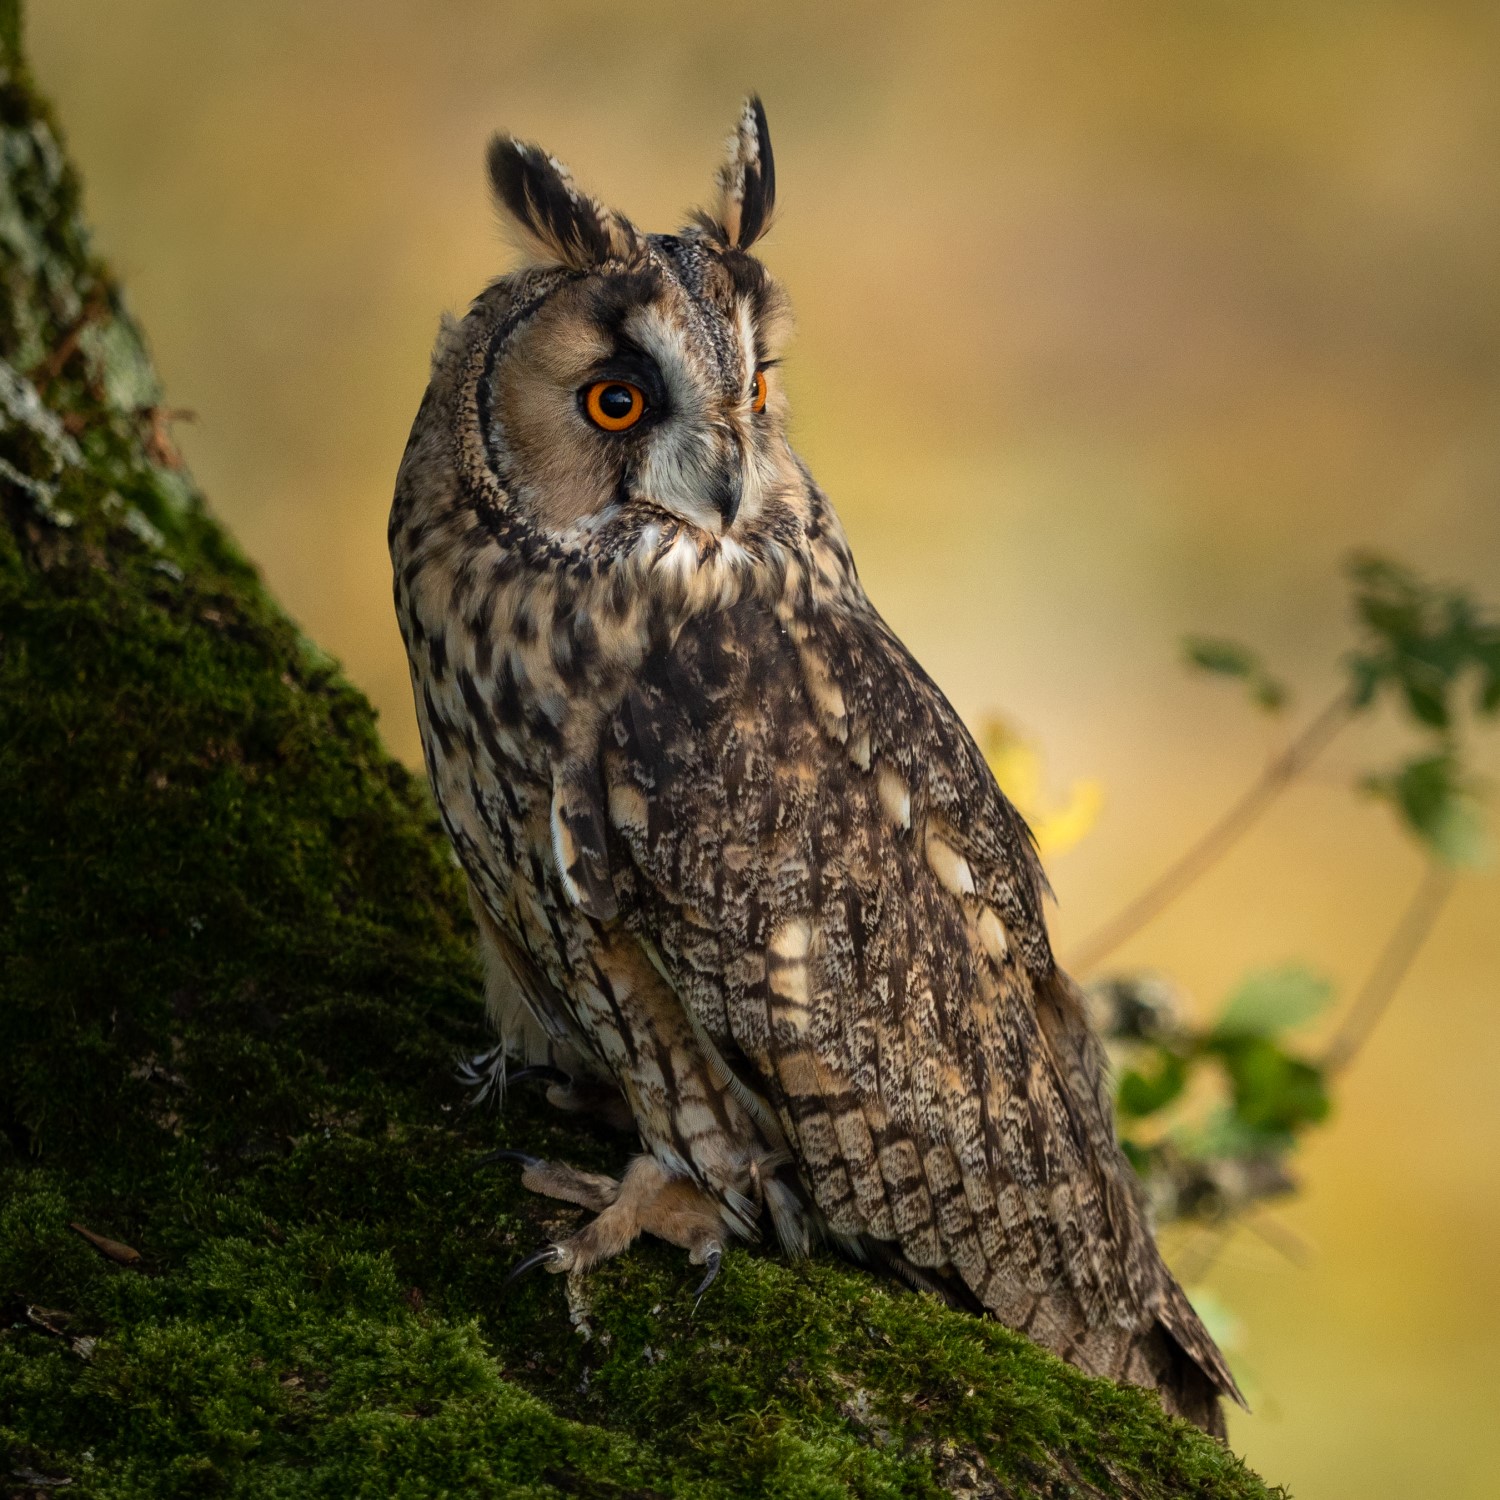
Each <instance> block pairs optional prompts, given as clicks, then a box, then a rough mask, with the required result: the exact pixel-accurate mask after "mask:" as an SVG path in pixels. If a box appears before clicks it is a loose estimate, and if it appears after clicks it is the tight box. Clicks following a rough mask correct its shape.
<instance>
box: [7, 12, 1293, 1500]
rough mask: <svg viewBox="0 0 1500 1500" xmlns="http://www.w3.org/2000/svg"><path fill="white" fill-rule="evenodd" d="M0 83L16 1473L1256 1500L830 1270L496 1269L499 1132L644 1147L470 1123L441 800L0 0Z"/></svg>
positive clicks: (1080, 1389)
mask: <svg viewBox="0 0 1500 1500" xmlns="http://www.w3.org/2000/svg"><path fill="white" fill-rule="evenodd" d="M0 70H3V77H0V361H3V362H0V807H3V809H4V813H3V816H0V1314H3V1316H0V1479H3V1486H0V1488H3V1487H6V1486H8V1488H9V1492H15V1493H29V1492H31V1491H33V1490H34V1491H35V1492H36V1493H43V1492H46V1493H55V1492H56V1491H55V1489H49V1488H48V1487H47V1486H48V1485H49V1484H51V1483H53V1482H55V1481H59V1480H62V1479H67V1480H69V1481H70V1486H69V1489H68V1493H71V1494H79V1495H99V1496H135V1495H142V1496H145V1495H152V1496H155V1495H191V1494H218V1493H226V1494H257V1495H259V1494H276V1495H287V1496H293V1495H296V1496H301V1495H339V1496H347V1495H354V1494H370V1495H384V1494H395V1493H400V1494H411V1495H423V1494H433V1495H437V1494H464V1495H468V1494H475V1495H484V1494H492V1495H535V1496H557V1495H589V1496H630V1495H633V1496H654V1495H673V1496H676V1495H681V1496H688V1495H692V1496H752V1495H753V1496H761V1495H765V1496H799V1497H800V1496H807V1497H814V1496H817V1497H822V1496H828V1497H835V1496H871V1497H873V1496H898V1495H899V1496H920V1495H936V1494H941V1493H953V1494H962V1495H974V1496H980V1495H994V1496H1022V1495H1051V1496H1062V1495H1074V1496H1096V1495H1098V1496H1103V1495H1120V1496H1168V1495H1172V1496H1175V1495H1195V1496H1203V1497H1226V1500H1228V1497H1236V1500H1238V1497H1245V1500H1248V1497H1252V1496H1265V1495H1267V1494H1268V1491H1267V1490H1266V1488H1265V1487H1264V1485H1262V1484H1261V1482H1260V1481H1259V1480H1257V1479H1256V1478H1255V1477H1254V1476H1253V1475H1252V1474H1251V1473H1250V1472H1249V1471H1248V1470H1247V1469H1245V1468H1244V1466H1243V1465H1242V1464H1241V1463H1240V1462H1239V1461H1238V1460H1237V1459H1235V1458H1234V1457H1233V1456H1232V1455H1231V1454H1229V1453H1228V1452H1227V1451H1226V1450H1225V1449H1223V1448H1222V1447H1220V1446H1219V1445H1217V1444H1216V1443H1214V1442H1212V1441H1211V1440H1210V1439H1207V1438H1205V1437H1204V1436H1203V1435H1202V1434H1200V1433H1198V1432H1197V1431H1196V1430H1194V1429H1191V1428H1189V1427H1187V1426H1185V1425H1184V1424H1182V1423H1180V1422H1175V1421H1172V1420H1170V1419H1168V1418H1166V1417H1165V1416H1164V1415H1163V1414H1162V1413H1161V1411H1160V1409H1159V1407H1158V1406H1157V1405H1156V1403H1155V1400H1154V1398H1152V1397H1150V1396H1148V1395H1145V1394H1143V1393H1141V1392H1137V1391H1128V1390H1119V1389H1116V1388H1115V1387H1113V1386H1110V1385H1108V1384H1105V1383H1102V1382H1098V1381H1093V1380H1089V1379H1086V1378H1085V1377H1083V1376H1081V1375H1079V1374H1077V1373H1076V1372H1075V1371H1073V1370H1071V1369H1069V1368H1067V1367H1066V1366H1064V1365H1062V1364H1061V1363H1059V1362H1058V1361H1057V1360H1055V1359H1053V1358H1051V1357H1050V1356H1048V1355H1046V1354H1044V1353H1042V1352H1041V1351H1039V1350H1037V1349H1036V1348H1034V1347H1033V1346H1032V1345H1030V1344H1029V1343H1027V1342H1026V1341H1025V1340H1023V1339H1020V1338H1017V1337H1015V1336H1014V1335H1012V1334H1010V1333H1008V1332H1007V1331H1006V1330H1004V1329H1002V1328H999V1327H997V1326H995V1325H993V1324H986V1323H981V1322H979V1321H977V1320H974V1319H972V1318H969V1317H967V1316H964V1315H962V1314H959V1313H954V1312H951V1311H948V1310H946V1309H944V1308H941V1307H938V1306H936V1305H935V1304H933V1303H932V1302H930V1301H929V1300H927V1299H925V1298H921V1297H917V1296H912V1295H909V1294H905V1293H903V1292H900V1291H899V1290H896V1289H893V1288H891V1287H889V1286H887V1285H885V1284H882V1283H879V1282H876V1281H874V1280H872V1279H870V1278H869V1277H867V1276H865V1275H863V1274H861V1273H859V1272H857V1271H855V1270H852V1269H850V1268H847V1267H844V1266H842V1265H839V1264H837V1263H835V1262H833V1261H831V1260H825V1259H821V1258H819V1259H815V1260H813V1261H812V1262H809V1263H805V1264H800V1265H788V1264H785V1263H783V1262H782V1261H780V1260H779V1259H777V1258H776V1257H774V1256H773V1255H770V1254H768V1253H761V1252H758V1251H752V1250H741V1251H737V1252H735V1253H732V1254H731V1255H730V1256H729V1257H728V1259H727V1261H726V1263H725V1267H724V1271H723V1273H722V1275H721V1277H720V1279H719V1282H718V1283H717V1284H716V1285H715V1286H714V1288H713V1289H712V1290H711V1292H710V1293H709V1294H708V1295H707V1296H706V1297H705V1298H704V1299H703V1300H702V1302H701V1303H700V1304H696V1305H695V1303H694V1301H693V1298H692V1295H691V1290H692V1281H693V1279H694V1278H693V1277H692V1276H691V1275H690V1274H689V1271H688V1268H687V1267H686V1266H685V1265H684V1264H683V1263H682V1261H681V1258H680V1257H679V1256H678V1255H676V1254H675V1253H673V1252H670V1251H667V1250H665V1249H664V1248H662V1247H657V1246H653V1245H649V1244H647V1245H642V1246H641V1247H639V1248H638V1249H637V1250H635V1251H632V1253H631V1254H630V1255H628V1256H626V1257H624V1258H622V1259H621V1260H620V1261H618V1262H615V1263H613V1264H611V1265H609V1266H607V1267H605V1268H604V1269H603V1270H602V1271H600V1272H599V1273H598V1274H597V1275H596V1276H594V1277H593V1278H592V1279H591V1280H590V1282H589V1283H588V1284H587V1285H586V1286H585V1287H584V1288H582V1289H581V1291H580V1292H579V1293H578V1295H577V1296H575V1297H574V1298H572V1299H571V1300H570V1299H569V1298H568V1297H567V1296H565V1294H564V1286H563V1284H562V1283H561V1282H559V1281H557V1280H554V1279H552V1278H548V1277H543V1276H538V1277H537V1278H535V1279H534V1280H532V1281H530V1282H528V1283H522V1284H519V1285H518V1286H516V1287H512V1288H509V1289H507V1288H506V1287H505V1286H504V1284H503V1283H504V1274H505V1271H506V1269H507V1268H508V1266H509V1265H510V1264H511V1263H512V1262H514V1261H515V1260H517V1259H519V1258H520V1257H521V1256H522V1255H523V1254H525V1253H526V1252H527V1251H529V1250H530V1249H532V1248H534V1246H536V1245H537V1244H538V1243H540V1242H541V1240H542V1239H543V1238H544V1237H546V1236H547V1235H548V1234H549V1233H552V1232H555V1231H556V1230H557V1228H558V1227H559V1225H560V1224H561V1223H562V1222H563V1221H566V1220H567V1219H568V1211H567V1210H565V1209H562V1208H560V1207H559V1206H558V1205H556V1204H543V1203H540V1202H538V1201H536V1200H534V1199H531V1198H530V1197H529V1196H528V1195H526V1194H524V1193H523V1192H521V1191H520V1190H519V1189H518V1187H517V1185H516V1184H515V1182H514V1181H513V1179H512V1177H511V1176H510V1175H509V1174H508V1173H507V1172H506V1171H505V1170H504V1169H497V1168H493V1167H485V1166H482V1165H481V1164H480V1157H481V1156H482V1155H483V1153H484V1152H485V1151H486V1150H488V1149H492V1148H493V1147H495V1146H497V1145H505V1144H509V1145H512V1146H517V1147H525V1148H526V1149H529V1150H534V1151H543V1152H546V1151H556V1152H558V1153H559V1154H564V1153H565V1154H566V1155H567V1156H568V1157H569V1158H570V1159H573V1160H576V1161H582V1162H585V1163H594V1164H597V1165H598V1166H600V1167H610V1166H617V1165H618V1164H619V1163H620V1161H621V1158H622V1156H623V1154H624V1151H625V1149H626V1148H625V1146H624V1145H623V1144H622V1142H621V1139H620V1138H618V1137H615V1138H604V1137H600V1136H595V1135H592V1134H590V1133H588V1132H587V1131H586V1130H583V1129H581V1128H580V1127H577V1126H565V1125H564V1124H563V1123H561V1122H560V1121H559V1120H558V1119H556V1118H554V1117H553V1116H552V1115H551V1114H550V1112H549V1111H547V1110H546V1109H545V1107H544V1106H541V1105H539V1104H538V1103H537V1102H536V1101H529V1100H526V1099H522V1098H512V1100H511V1101H510V1103H509V1104H508V1106H507V1110H506V1112H505V1114H504V1115H503V1116H502V1115H497V1114H495V1113H493V1112H489V1111H484V1110H474V1109H470V1108H468V1107H467V1105H466V1101H465V1098H464V1095H463V1093H462V1091H461V1089H460V1088H459V1086H458V1084H457V1083H456V1082H455V1078H454V1060H455V1059H456V1058H457V1057H459V1056H460V1055H462V1054H464V1053H465V1052H469V1051H474V1050H478V1049H479V1048H481V1047H483V1046H484V1045H485V1044H486V1036H485V1031H484V1025H483V1019H482V1013H481V1007H480V1002H479V998H478V997H479V988H480V987H479V978H478V975H477V972H476V969H475V964H474V961H473V957H472V950H471V934H470V931H469V926H468V919H467V916H466V913H465V906H464V901H463V896H462V891H461V889H460V883H459V879H458V876H457V873H456V871H455V869H454V866H453V864H452V861H451V859H450V857H449V855H448V852H447V850H446V848H445V846H444V844H443V842H442V839H441V835H440V832H439V830H438V828H437V825H436V822H435V819H434V816H433V811H432V808H431V805H430V803H429V801H428V799H427V796H426V792H425V789H424V788H423V787H422V786H421V785H420V784H419V783H418V782H417V781H416V780H414V778H413V777H412V776H411V775H409V774H408V773H407V772H406V771H405V770H404V769H402V768H401V767H400V766H399V765H397V764H396V763H394V762H393V761H392V760H391V759H390V758H389V757H388V756H387V755H386V753H385V752H384V750H383V749H382V748H381V745H380V742H379V739H378V737H377V734H376V730H375V723H374V716H373V714H372V712H371V710H370V708H369V706H368V705H367V704H366V702H365V701H364V699H363V698H362V697H361V696H360V695H359V694H358V693H357V692H356V691H355V690H354V689H353V688H352V687H351V686H350V685H349V684H348V683H347V682H346V681H345V680H344V679H343V677H342V676H341V675H340V673H339V671H338V669H337V667H336V666H335V665H334V664H333V663H331V662H330V661H329V660H328V659H327V658H326V657H325V656H324V655H323V654H322V653H321V652H319V651H318V650H317V649H316V648H315V647H314V646H312V645H311V644H310V643H309V642H308V641H307V640H306V639H305V638H303V637H302V636H301V635H300V634H299V632H298V631H297V629H296V628H295V627H294V626H293V625H292V624H291V622H290V621H289V620H288V619H287V618H286V616H285V615H284V614H283V613H282V612H281V611H280V610H279V609H278V608H277V606H276V605H275V603H274V602H273V601H272V600H271V599H270V597H269V596H268V595H267V593H266V591H265V590H264V588H263V587H262V585H261V583H260V581H259V579H258V578H257V576H256V574H255V572H254V570H253V569H252V568H251V567H250V566H249V564H248V563H247V562H246V561H245V559H244V558H243V557H242V556H241V555H240V553H239V552H238V551H237V549H236V548H235V546H234V544H233V542H232V541H231V540H230V539H229V538H228V536H227V535H226V534H225V532H224V531H223V530H222V529H221V528H220V527H219V526H218V525H217V523H216V522H215V521H214V520H213V518H212V517H211V515H210V514H209V512H208V510H207V509H206V507H205V505H204V503H203V500H202V498H201V497H200V496H199V494H198V493H197V491H196V489H195V488H194V487H193V485H192V483H191V480H190V479H189V477H188V476H187V474H186V472H185V471H184V470H183V469H182V468H181V467H180V465H179V463H178V461H177V459H176V455H175V453H174V451H173V449H172V446H171V442H170V436H169V434H168V432H167V430H166V428H165V426H164V423H163V414H162V411H161V409H160V407H161V396H160V393H159V391H158V388H157V384H156V379H155V376H154V373H153V371H152V367H151V364H150V360H149V358H148V356H147V354H146V351H145V346H144V344H143V342H142V340H141V338H140V336H139V334H138V332H137V330H136V328H135V325H134V324H133V322H132V321H131V319H130V317H129V314H128V312H127V311H126V309H125V306H124V304H123V302H122V299H121V294H120V290H119V288H118V286H117V285H116V284H115V283H114V282H113V281H112V279H111V278H110V276H109V274H108V272H107V270H106V269H105V268H104V267H103V266H102V265H101V264H100V263H99V262H98V261H97V259H96V258H95V257H94V255H93V253H92V251H91V249H90V246H89V240H88V236H87V233H86V231H85V229H84V226H83V221H82V219H81V216H80V210H79V192H78V184H77V180H76V178H75V176H74V174H73V173H72V171H71V169H70V167H69V166H68V164H67V161H66V158H65V155H64V152H63V149H62V145H61V142H60V138H59V135H58V132H57V130H56V128H55V126H54V124H53V122H52V120H51V117H50V115H49V114H48V111H47V109H46V107H45V105H44V104H43V103H42V102H40V101H39V99H38V98H37V95H36V93H35V91H34V88H33V86H32V84H31V82H30V80H29V79H28V76H27V74H26V70H25V66H24V62H23V60H22V57H21V53H20V19H19V11H18V6H17V5H16V4H15V3H14V0H9V3H7V0H0ZM70 1226H81V1227H82V1228H83V1229H87V1230H89V1231H90V1232H91V1233H92V1234H93V1235H94V1236H95V1237H96V1238H95V1240H92V1241H91V1240H90V1239H88V1238H86V1237H85V1236H84V1235H82V1234H81V1233H79V1231H78V1229H77V1228H75V1227H70ZM101 1236H102V1237H104V1238H106V1239H108V1240H112V1241H117V1242H119V1243H121V1244H126V1245H129V1246H130V1247H132V1248H133V1249H134V1250H136V1251H138V1252H139V1254H140V1258H139V1259H138V1260H137V1261H135V1262H133V1263H130V1264H122V1263H120V1261H119V1260H117V1259H111V1258H110V1257H109V1256H108V1255H106V1254H104V1253H101V1251H100V1249H99V1248H98V1246H97V1237H101Z"/></svg>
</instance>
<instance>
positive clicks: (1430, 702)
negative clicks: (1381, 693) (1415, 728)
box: [1401, 677, 1448, 729]
mask: <svg viewBox="0 0 1500 1500" xmlns="http://www.w3.org/2000/svg"><path fill="white" fill-rule="evenodd" d="M1401 686H1402V688H1403V689H1404V690H1405V693H1406V706H1407V707H1408V708H1409V709H1410V710H1411V712H1412V717H1413V718H1415V719H1417V720H1418V721H1419V722H1421V723H1423V724H1427V725H1429V726H1430V727H1431V728H1433V729H1446V728H1447V727H1448V702H1447V694H1446V693H1444V692H1443V691H1442V690H1441V689H1434V688H1433V687H1432V686H1430V685H1429V684H1428V683H1425V682H1413V681H1412V680H1411V678H1410V677H1408V678H1406V679H1405V681H1403V682H1402V684H1401Z"/></svg>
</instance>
